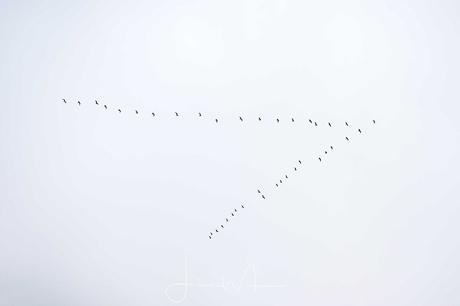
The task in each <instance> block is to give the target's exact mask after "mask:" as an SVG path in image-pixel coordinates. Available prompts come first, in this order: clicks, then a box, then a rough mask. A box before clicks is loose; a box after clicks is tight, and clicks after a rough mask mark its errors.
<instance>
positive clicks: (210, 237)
mask: <svg viewBox="0 0 460 306" xmlns="http://www.w3.org/2000/svg"><path fill="white" fill-rule="evenodd" d="M62 101H63V102H64V103H65V104H67V103H70V102H68V101H67V100H66V99H62ZM76 103H77V105H78V106H81V105H82V102H81V101H79V100H77V102H76ZM94 104H95V105H96V106H100V107H103V108H104V109H105V110H108V109H109V107H108V105H107V104H102V103H99V102H98V101H97V100H94ZM116 111H117V112H118V113H120V114H121V113H122V110H121V109H120V108H118V109H116ZM132 111H133V112H134V114H136V115H139V114H140V111H139V110H138V109H134V110H132ZM150 114H151V116H152V117H156V116H157V115H156V113H154V112H151V113H150ZM174 115H175V117H179V116H180V114H179V113H178V112H174ZM197 115H198V117H203V113H201V112H198V113H197ZM238 119H239V120H240V121H241V122H243V121H244V119H243V117H242V116H238ZM257 119H258V121H262V118H261V117H258V118H257ZM214 121H215V122H216V123H219V119H218V118H214ZM276 122H277V123H280V119H279V118H276ZM291 122H295V119H294V118H293V117H292V118H291ZM308 123H310V124H311V125H312V126H315V127H317V126H318V123H317V122H316V121H313V120H311V119H308ZM372 123H373V124H376V121H375V120H372ZM344 124H345V126H347V127H350V124H349V123H348V122H347V121H345V122H344ZM327 125H328V126H329V127H330V128H332V123H331V122H328V123H327ZM356 131H357V132H358V133H359V134H362V133H363V131H362V130H361V128H357V129H356ZM345 141H346V142H349V141H350V137H348V136H345ZM333 150H334V146H332V145H331V146H329V147H328V148H327V149H325V150H324V155H321V156H318V161H319V162H323V159H324V157H325V155H327V154H328V152H332V151H333ZM322 157H323V158H322ZM301 166H302V160H300V159H299V160H298V161H297V163H296V165H295V166H294V167H293V171H294V172H296V171H298V170H299V168H300V167H301ZM288 178H289V176H288V175H287V174H284V176H283V177H282V178H281V179H279V181H277V182H276V183H275V184H274V186H275V188H279V187H280V185H281V184H283V180H284V181H286V180H287V179H288ZM257 194H258V195H259V196H260V199H262V200H266V199H267V198H266V196H265V194H264V193H263V192H262V191H261V190H260V189H257ZM244 208H245V206H244V204H241V205H240V207H238V209H244ZM238 209H237V208H234V209H233V210H232V211H231V213H230V215H229V216H227V217H226V218H225V222H223V223H222V224H220V226H217V227H216V228H215V229H214V230H212V231H210V232H209V235H208V238H209V239H213V237H214V236H215V234H216V233H219V229H220V230H222V229H224V228H225V226H224V224H226V223H228V222H230V220H231V218H233V217H235V216H236V214H237V213H238Z"/></svg>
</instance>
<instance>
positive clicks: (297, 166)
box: [208, 120, 376, 239]
mask: <svg viewBox="0 0 460 306" xmlns="http://www.w3.org/2000/svg"><path fill="white" fill-rule="evenodd" d="M372 124H376V122H375V120H372ZM345 125H346V126H347V127H350V124H349V123H348V122H345ZM355 132H356V133H358V135H362V134H363V131H362V130H361V128H358V129H357V130H356V131H355ZM343 141H344V142H346V143H350V142H351V136H349V135H347V136H345V137H344V138H343ZM334 151H336V146H333V145H330V146H329V147H326V148H324V150H323V151H322V153H321V154H319V156H317V160H318V162H320V163H324V162H325V158H326V156H328V153H329V154H332V152H334ZM315 158H316V157H315ZM301 167H302V160H300V159H299V160H297V162H296V163H295V164H294V166H292V167H291V169H290V170H289V172H285V173H284V174H283V175H281V176H280V178H279V180H277V181H276V182H275V183H274V185H273V186H272V188H273V189H274V191H276V190H278V189H279V188H281V185H282V184H286V182H287V180H288V179H289V178H290V177H291V175H292V174H295V173H297V172H298V171H299V170H300V169H301ZM288 173H289V175H288ZM257 195H258V197H259V199H260V200H261V201H265V200H267V196H266V193H265V192H263V191H262V190H261V189H257ZM245 205H246V204H241V208H245V207H246V206H245ZM237 213H238V209H237V208H234V209H233V210H232V211H231V213H230V214H229V215H228V216H227V217H226V218H225V222H222V224H220V226H217V227H216V228H215V229H214V230H211V231H210V232H209V235H208V238H209V239H213V237H215V234H216V233H219V229H220V230H223V229H224V228H225V226H224V224H226V223H229V222H230V221H231V220H232V218H235V217H236V216H237Z"/></svg>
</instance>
